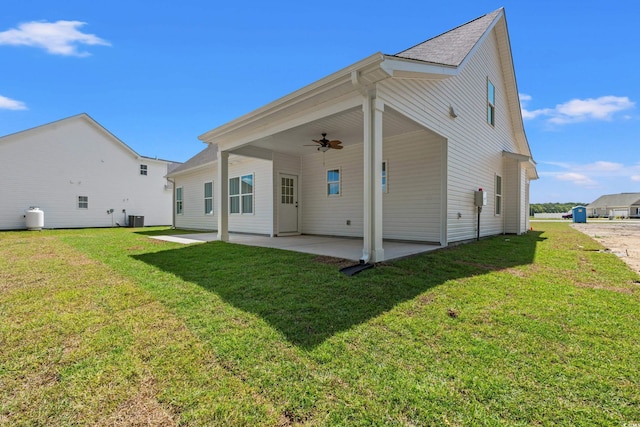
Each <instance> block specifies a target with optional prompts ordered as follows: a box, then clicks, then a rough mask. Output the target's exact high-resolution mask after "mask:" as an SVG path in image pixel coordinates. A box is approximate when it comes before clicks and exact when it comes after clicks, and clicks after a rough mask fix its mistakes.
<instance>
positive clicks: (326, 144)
mask: <svg viewBox="0 0 640 427" xmlns="http://www.w3.org/2000/svg"><path fill="white" fill-rule="evenodd" d="M312 141H313V142H315V143H316V144H319V145H308V147H318V151H322V152H325V151H328V150H329V149H330V148H333V149H336V150H342V148H343V147H342V145H341V144H342V141H338V140H333V141H329V140H328V139H327V134H326V132H325V133H323V134H322V139H320V140H315V139H312Z"/></svg>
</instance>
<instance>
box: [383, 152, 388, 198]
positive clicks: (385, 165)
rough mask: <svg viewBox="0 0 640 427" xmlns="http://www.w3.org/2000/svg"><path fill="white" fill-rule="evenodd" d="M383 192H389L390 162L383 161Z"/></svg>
mask: <svg viewBox="0 0 640 427" xmlns="http://www.w3.org/2000/svg"><path fill="white" fill-rule="evenodd" d="M382 192H383V193H388V192H389V162H388V161H386V160H383V161H382Z"/></svg>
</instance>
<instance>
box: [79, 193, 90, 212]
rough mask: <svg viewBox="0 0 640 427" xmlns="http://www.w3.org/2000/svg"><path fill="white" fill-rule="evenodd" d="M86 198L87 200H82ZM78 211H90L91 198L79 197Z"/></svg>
mask: <svg viewBox="0 0 640 427" xmlns="http://www.w3.org/2000/svg"><path fill="white" fill-rule="evenodd" d="M82 198H84V199H85V200H80V199H82ZM83 204H84V205H85V206H82V205H83ZM76 209H82V210H88V209H89V196H78V197H77V198H76Z"/></svg>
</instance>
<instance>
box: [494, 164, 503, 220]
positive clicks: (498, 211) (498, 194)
mask: <svg viewBox="0 0 640 427" xmlns="http://www.w3.org/2000/svg"><path fill="white" fill-rule="evenodd" d="M498 181H500V182H499V185H498ZM494 187H495V201H494V207H493V208H494V210H493V214H494V215H495V216H501V215H502V209H503V207H502V205H503V203H502V193H503V187H504V185H503V183H502V176H501V175H498V174H495V178H494Z"/></svg>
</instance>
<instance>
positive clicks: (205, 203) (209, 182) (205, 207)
mask: <svg viewBox="0 0 640 427" xmlns="http://www.w3.org/2000/svg"><path fill="white" fill-rule="evenodd" d="M207 184H210V185H211V196H210V197H207ZM213 188H214V187H213V181H206V182H205V183H204V189H203V190H204V194H203V195H204V214H205V215H213V211H214V207H213ZM207 200H210V201H211V210H210V211H209V212H207Z"/></svg>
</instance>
